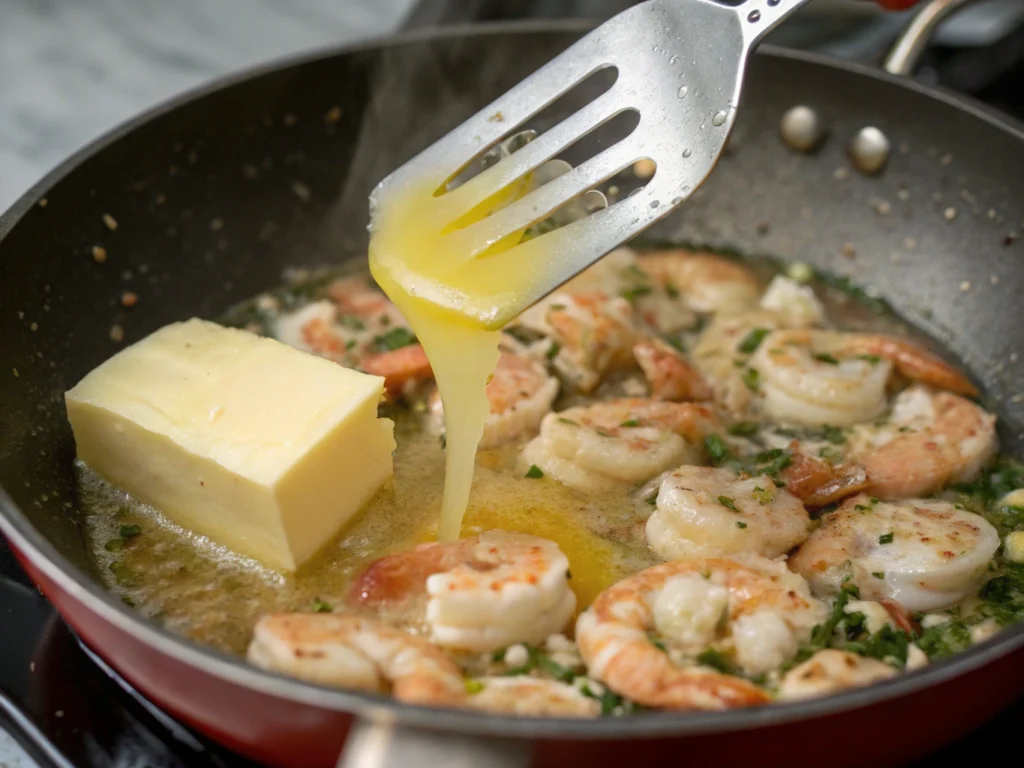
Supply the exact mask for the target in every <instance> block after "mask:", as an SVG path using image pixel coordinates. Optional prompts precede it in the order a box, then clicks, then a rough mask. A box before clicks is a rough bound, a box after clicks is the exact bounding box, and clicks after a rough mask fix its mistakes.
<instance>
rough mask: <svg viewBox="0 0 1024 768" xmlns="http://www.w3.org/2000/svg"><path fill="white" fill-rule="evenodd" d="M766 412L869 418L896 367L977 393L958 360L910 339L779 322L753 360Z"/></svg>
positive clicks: (816, 420)
mask: <svg viewBox="0 0 1024 768" xmlns="http://www.w3.org/2000/svg"><path fill="white" fill-rule="evenodd" d="M750 364H751V367H752V368H753V369H754V370H756V371H757V372H758V378H759V380H760V395H761V397H762V408H763V410H764V413H765V414H766V415H767V416H769V417H771V418H774V419H777V420H779V421H788V422H793V423H797V424H834V425H839V426H848V425H851V424H856V423H859V422H864V421H870V420H872V419H874V418H876V417H877V416H878V415H879V414H881V413H882V412H883V411H884V410H885V408H886V405H887V388H888V384H889V380H890V376H891V373H892V371H893V370H896V371H897V372H898V373H900V374H901V375H903V376H904V377H906V378H909V379H911V380H914V381H919V382H922V383H926V384H930V385H933V386H936V387H939V388H942V389H948V390H952V391H955V392H960V393H963V394H971V393H976V391H975V389H974V386H973V385H972V384H971V383H970V381H969V380H968V379H967V378H966V377H965V376H964V375H963V374H962V373H961V372H960V371H958V370H957V369H956V368H954V367H953V366H951V365H949V364H948V363H946V362H945V361H943V360H941V359H940V358H938V357H936V356H935V355H932V354H931V353H930V352H928V351H926V350H925V349H923V348H922V347H920V346H918V345H917V344H915V343H914V342H912V341H910V340H908V339H900V338H897V337H892V336H883V335H879V334H862V333H849V332H844V331H821V330H807V329H797V330H780V331H775V332H773V333H771V334H769V335H768V336H767V337H766V338H765V339H764V340H763V342H762V343H761V344H760V345H759V347H758V349H757V351H756V352H755V354H754V356H753V357H752V358H751V361H750Z"/></svg>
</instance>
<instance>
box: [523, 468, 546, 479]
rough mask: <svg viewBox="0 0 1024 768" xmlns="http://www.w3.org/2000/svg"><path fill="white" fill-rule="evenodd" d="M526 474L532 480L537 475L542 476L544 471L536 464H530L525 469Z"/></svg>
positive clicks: (537, 476)
mask: <svg viewBox="0 0 1024 768" xmlns="http://www.w3.org/2000/svg"><path fill="white" fill-rule="evenodd" d="M526 476H527V477H529V478H530V479H532V480H536V479H537V478H539V477H544V473H543V472H542V471H541V468H540V467H538V466H537V465H536V464H531V465H530V468H529V469H528V470H526Z"/></svg>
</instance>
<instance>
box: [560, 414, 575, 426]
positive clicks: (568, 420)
mask: <svg viewBox="0 0 1024 768" xmlns="http://www.w3.org/2000/svg"><path fill="white" fill-rule="evenodd" d="M558 423H559V424H568V425H569V426H570V427H578V426H579V423H578V422H575V421H573V420H572V419H567V418H565V417H564V416H560V417H559V418H558Z"/></svg>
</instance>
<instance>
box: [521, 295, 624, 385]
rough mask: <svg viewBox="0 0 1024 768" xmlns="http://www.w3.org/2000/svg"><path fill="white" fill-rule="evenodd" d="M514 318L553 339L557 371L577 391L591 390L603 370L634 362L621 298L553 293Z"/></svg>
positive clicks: (552, 354) (552, 351) (607, 370)
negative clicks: (517, 317)
mask: <svg viewBox="0 0 1024 768" xmlns="http://www.w3.org/2000/svg"><path fill="white" fill-rule="evenodd" d="M517 322H518V323H519V324H520V325H522V326H523V327H525V328H529V329H530V330H533V331H536V332H538V333H541V334H543V335H545V336H547V337H548V338H549V339H550V340H551V345H552V346H551V347H550V351H549V353H548V354H549V356H550V357H551V359H552V363H553V365H554V368H555V370H556V371H557V372H558V373H559V374H560V375H561V376H562V377H563V378H564V379H565V380H566V381H568V382H570V383H571V384H572V385H573V387H575V388H576V389H578V390H579V391H581V392H592V391H593V390H594V389H596V388H597V386H598V384H600V383H601V381H602V379H603V377H604V376H605V374H607V373H609V372H611V371H614V370H618V369H621V368H623V367H626V366H628V365H629V364H630V363H631V362H632V348H633V342H634V341H635V340H636V335H637V332H636V329H635V327H634V325H633V308H632V306H631V305H630V303H629V302H628V301H626V299H623V298H621V297H614V298H609V297H607V296H605V295H604V294H603V293H586V294H569V293H557V294H554V295H552V296H549V297H548V298H546V299H544V300H543V301H541V302H539V303H538V304H535V305H534V306H532V307H530V308H529V309H528V310H526V311H525V312H523V314H522V315H520V317H519V320H518V321H517Z"/></svg>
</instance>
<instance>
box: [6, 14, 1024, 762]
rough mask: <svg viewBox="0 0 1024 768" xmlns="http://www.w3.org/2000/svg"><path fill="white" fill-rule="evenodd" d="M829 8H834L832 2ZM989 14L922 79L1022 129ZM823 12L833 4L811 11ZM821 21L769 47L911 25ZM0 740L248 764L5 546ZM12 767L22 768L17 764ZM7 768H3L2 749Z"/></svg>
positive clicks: (1013, 716) (999, 745)
mask: <svg viewBox="0 0 1024 768" xmlns="http://www.w3.org/2000/svg"><path fill="white" fill-rule="evenodd" d="M631 4H632V3H631V2H630V1H629V0H423V1H422V2H420V3H419V4H418V5H417V6H416V8H415V9H414V11H413V12H412V14H411V15H410V17H409V20H408V22H407V26H427V25H438V24H452V23H460V22H466V21H473V20H502V19H510V18H524V17H542V18H570V17H577V18H591V19H595V20H597V19H601V18H606V17H608V16H610V15H612V14H614V13H616V12H618V11H619V10H622V9H623V8H625V7H627V6H629V5H631ZM832 5H833V6H836V7H837V8H838V4H837V3H836V2H835V0H833V3H832ZM981 5H986V3H979V6H981ZM987 5H990V6H991V7H992V8H995V9H996V11H994V12H996V13H998V12H999V9H998V8H997V6H1001V7H1002V9H1003V10H1002V13H1003V16H1002V17H1001V18H1002V21H1001V22H1000V21H999V19H998V18H996V22H995V23H993V22H992V18H989V19H988V21H989V23H988V24H987V26H986V24H985V23H984V22H985V19H980V22H979V23H977V24H976V25H975V34H974V37H973V38H972V36H971V33H970V32H971V30H970V29H969V28H967V29H961V30H960V32H959V37H957V35H952V36H947V37H946V39H945V44H940V45H936V46H934V47H933V48H932V49H930V50H929V52H928V54H927V55H926V57H925V58H924V60H923V62H922V66H921V67H920V68H919V70H918V73H917V74H916V77H917V78H918V79H921V80H924V81H926V82H931V83H937V84H939V85H942V86H944V87H947V88H950V89H953V90H957V91H960V92H964V93H968V94H970V95H972V96H974V97H975V98H977V99H980V100H982V101H984V102H986V103H988V104H990V105H992V106H994V107H996V108H999V109H1002V110H1004V111H1006V112H1009V113H1012V114H1014V115H1016V116H1017V117H1019V118H1024V87H1022V86H1024V13H1022V12H1021V11H1022V9H1024V3H1021V2H1020V0H1009V2H1008V3H1007V2H1003V0H990V2H989V3H987ZM819 7H821V8H825V7H826V4H825V3H824V2H822V3H820V4H819V3H815V4H813V5H812V6H811V8H815V9H817V8H819ZM816 14H817V15H814V16H812V15H810V14H807V15H805V17H804V18H803V19H801V17H799V16H798V17H796V18H794V19H793V20H792V22H790V23H787V25H786V26H785V27H784V28H782V29H780V30H778V31H777V32H776V33H775V34H774V35H773V38H772V40H771V41H772V42H774V43H776V44H782V45H788V46H791V47H796V48H803V49H806V50H817V51H821V52H825V53H830V54H832V55H837V56H840V57H843V58H848V59H855V60H859V61H862V62H866V63H877V62H878V61H880V60H881V58H882V56H883V55H884V52H885V50H886V48H887V46H888V45H890V44H891V42H892V40H893V38H894V37H895V35H896V34H897V33H898V30H899V28H900V27H901V25H902V24H904V23H906V19H905V17H901V16H897V15H892V16H885V15H878V14H871V13H865V12H863V11H861V12H860V13H857V14H853V15H851V14H850V13H846V14H843V13H840V12H839V11H838V10H837V11H836V13H835V15H833V16H829V15H828V13H823V12H820V11H817V12H816ZM1000 23H1001V24H1002V26H1001V27H1000V26H999V24H1000ZM978 30H981V31H980V32H979V31H978ZM950 38H952V41H950ZM942 42H943V41H942V40H940V43H942ZM908 717H913V713H908ZM894 727H899V726H898V724H894ZM0 729H4V730H6V731H8V732H9V733H10V734H11V735H13V736H14V738H15V739H16V740H17V741H18V742H19V743H20V744H22V745H23V746H24V748H25V750H26V751H27V752H28V753H29V755H30V756H31V758H32V759H33V760H34V761H35V762H37V763H39V764H40V765H42V766H44V768H69V767H72V766H73V767H75V768H115V767H116V768H136V766H138V767H139V768H142V767H143V766H146V767H147V768H179V767H182V768H183V767H184V766H200V767H204V766H210V768H241V767H242V766H249V765H252V764H251V763H249V762H248V761H246V760H244V759H242V758H239V757H238V756H236V755H234V754H231V753H229V752H227V751H226V750H224V749H222V748H220V747H217V746H216V745H213V744H211V743H209V742H208V741H207V740H205V739H204V738H202V737H200V736H198V735H197V734H195V733H193V732H192V731H190V730H189V729H187V728H185V727H183V726H181V725H179V724H178V723H176V722H174V721H173V720H172V719H171V718H169V717H168V716H167V715H165V714H164V713H162V712H160V711H159V710H158V709H157V708H156V707H154V706H153V705H152V704H150V703H149V702H147V701H146V700H145V699H144V698H143V697H141V696H140V695H138V694H137V693H136V692H134V691H133V690H132V689H131V688H130V686H128V685H127V684H126V683H124V682H123V681H121V680H120V679H119V678H118V677H117V676H116V675H115V674H114V673H113V672H112V671H110V670H109V669H107V668H106V667H105V665H103V664H102V662H99V661H98V660H97V659H95V657H92V656H91V655H90V654H89V653H88V652H87V651H85V650H84V649H83V648H82V647H81V646H80V645H79V644H78V642H77V640H76V639H75V637H74V635H73V634H72V633H71V632H70V631H69V630H68V629H67V627H66V626H65V625H64V624H63V623H62V622H61V621H60V620H59V618H58V617H57V616H56V614H55V613H54V611H53V610H52V608H50V607H49V605H48V604H47V603H46V601H45V600H44V599H43V598H42V597H41V596H40V595H39V594H38V592H37V591H36V590H35V589H34V588H33V587H32V586H31V585H30V583H29V582H28V580H27V579H26V578H25V576H24V574H23V573H22V572H21V571H20V569H19V568H18V566H17V565H16V564H15V563H14V560H13V558H12V557H11V555H10V553H9V552H8V551H7V549H6V547H5V546H4V545H3V543H2V541H0ZM1022 729H1024V701H1021V702H1020V703H1018V704H1016V705H1015V706H1013V707H1012V708H1010V709H1009V710H1008V711H1006V712H1005V713H1004V714H1002V715H1001V716H1000V717H998V718H997V719H996V720H994V721H992V722H991V723H990V724H988V725H987V726H985V727H984V728H982V729H981V730H979V731H978V732H976V733H975V734H974V735H972V736H970V737H969V738H967V739H964V740H963V741H961V742H959V743H957V744H955V745H953V746H951V747H948V748H946V749H944V750H942V751H941V752H939V753H938V754H936V755H934V756H932V757H930V758H928V759H926V760H923V761H921V762H919V763H918V766H920V767H921V768H923V767H924V766H929V767H931V766H944V765H950V764H953V763H954V761H956V762H957V763H961V764H963V763H966V762H967V761H968V760H974V761H976V760H978V758H979V757H981V756H983V755H985V754H989V753H998V754H1001V755H1006V754H1007V753H1009V754H1013V753H1014V752H1012V751H1011V750H1015V748H1016V747H1017V745H1018V743H1019V738H1020V733H1021V731H1022ZM865 737H870V736H869V735H868V736H865ZM14 765H15V766H19V768H20V764H19V763H14ZM0 768H5V766H4V753H3V751H2V749H0ZM26 768H27V767H26Z"/></svg>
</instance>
